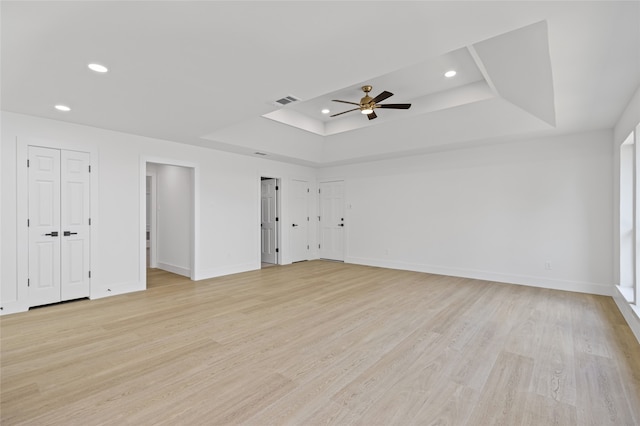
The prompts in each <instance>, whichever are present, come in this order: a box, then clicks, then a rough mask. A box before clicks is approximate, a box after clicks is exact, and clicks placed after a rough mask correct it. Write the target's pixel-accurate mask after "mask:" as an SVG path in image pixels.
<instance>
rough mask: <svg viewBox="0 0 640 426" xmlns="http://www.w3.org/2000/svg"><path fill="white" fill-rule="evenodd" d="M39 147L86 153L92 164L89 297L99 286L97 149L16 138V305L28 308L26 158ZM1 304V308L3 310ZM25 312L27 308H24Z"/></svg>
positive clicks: (46, 140)
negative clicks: (31, 148) (29, 148)
mask: <svg viewBox="0 0 640 426" xmlns="http://www.w3.org/2000/svg"><path fill="white" fill-rule="evenodd" d="M29 146H40V147H44V148H52V149H60V150H68V151H79V152H88V153H89V158H90V160H89V163H90V164H91V176H90V178H89V179H90V188H91V194H90V209H91V211H90V213H89V217H90V218H91V226H90V227H89V239H90V243H89V244H90V250H91V253H90V255H89V270H90V271H91V282H90V290H89V294H90V295H92V292H93V291H94V289H95V288H97V287H98V286H97V285H96V283H97V281H96V280H99V279H100V276H99V271H96V270H95V266H96V264H97V262H96V258H95V257H96V254H97V253H98V237H97V236H98V235H99V234H100V233H99V232H98V230H99V227H100V219H99V215H98V212H99V208H98V207H99V202H98V201H99V191H98V190H99V188H100V186H99V179H98V177H99V175H100V160H99V156H98V147H97V145H96V144H95V143H93V142H86V141H83V142H67V141H65V142H60V141H58V140H54V139H51V140H49V139H41V138H32V137H26V138H23V137H18V136H17V137H16V175H17V176H16V187H17V188H16V220H17V222H18V223H17V224H16V263H17V264H16V279H17V281H18V282H17V283H16V285H17V286H18V288H17V290H18V291H17V296H18V297H17V300H16V302H19V304H21V305H22V304H24V305H26V306H27V307H28V305H29V301H28V296H29V290H28V287H27V278H28V276H29V244H28V236H29V230H28V228H27V220H26V219H27V217H28V216H29V209H28V192H29V173H28V170H27V167H26V164H27V158H28V147H29ZM4 303H5V302H4V301H3V307H4ZM27 309H28V308H27Z"/></svg>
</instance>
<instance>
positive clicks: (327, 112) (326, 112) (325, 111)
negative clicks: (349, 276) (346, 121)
mask: <svg viewBox="0 0 640 426" xmlns="http://www.w3.org/2000/svg"><path fill="white" fill-rule="evenodd" d="M320 112H322V113H323V114H329V113H330V112H331V111H329V110H328V109H326V108H325V109H323V110H322V111H320Z"/></svg>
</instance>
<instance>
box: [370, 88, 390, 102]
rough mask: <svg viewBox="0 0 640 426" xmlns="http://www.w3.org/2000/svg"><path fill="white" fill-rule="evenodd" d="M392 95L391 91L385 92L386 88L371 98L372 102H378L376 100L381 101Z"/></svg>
mask: <svg viewBox="0 0 640 426" xmlns="http://www.w3.org/2000/svg"><path fill="white" fill-rule="evenodd" d="M392 96H393V93H391V92H387V91H386V90H385V91H384V92H382V93H380V94H379V95H378V96H376V97H375V98H373V102H374V103H378V102H382V101H384V100H385V99H387V98H390V97H392Z"/></svg>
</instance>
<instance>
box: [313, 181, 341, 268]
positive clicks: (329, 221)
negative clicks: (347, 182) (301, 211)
mask: <svg viewBox="0 0 640 426" xmlns="http://www.w3.org/2000/svg"><path fill="white" fill-rule="evenodd" d="M319 191H320V257H321V258H322V259H331V260H340V261H344V226H345V220H344V181H336V182H322V183H320V189H319Z"/></svg>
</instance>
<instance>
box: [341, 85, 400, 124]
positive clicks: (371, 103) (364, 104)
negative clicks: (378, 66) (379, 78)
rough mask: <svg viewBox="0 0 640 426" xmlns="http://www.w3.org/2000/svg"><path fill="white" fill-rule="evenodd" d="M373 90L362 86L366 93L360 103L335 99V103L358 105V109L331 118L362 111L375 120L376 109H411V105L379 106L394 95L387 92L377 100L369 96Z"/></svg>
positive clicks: (381, 94)
mask: <svg viewBox="0 0 640 426" xmlns="http://www.w3.org/2000/svg"><path fill="white" fill-rule="evenodd" d="M371 89H373V87H372V86H362V91H363V92H364V97H363V98H362V99H360V103H359V104H358V103H355V102H349V101H341V100H338V99H333V102H342V103H343V104H351V105H357V106H358V108H354V109H350V110H348V111H344V112H339V113H337V114H333V115H331V116H330V117H336V116H338V115H342V114H346V113H348V112H351V111H357V110H360V112H361V113H363V114H366V116H367V117H368V118H369V120H373V119H374V118H376V117H377V115H376V112H375V111H374V109H376V108H389V109H409V108H411V104H378V102H382V101H384V100H385V99H387V98H390V97H391V96H393V93H391V92H387V91H386V90H385V91H384V92H382V93H380V94H379V95H378V96H376V97H375V98H372V97H371V96H369V92H370V91H371Z"/></svg>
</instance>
